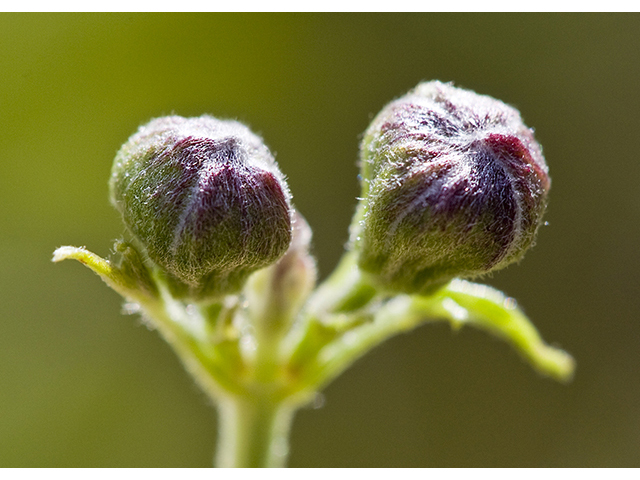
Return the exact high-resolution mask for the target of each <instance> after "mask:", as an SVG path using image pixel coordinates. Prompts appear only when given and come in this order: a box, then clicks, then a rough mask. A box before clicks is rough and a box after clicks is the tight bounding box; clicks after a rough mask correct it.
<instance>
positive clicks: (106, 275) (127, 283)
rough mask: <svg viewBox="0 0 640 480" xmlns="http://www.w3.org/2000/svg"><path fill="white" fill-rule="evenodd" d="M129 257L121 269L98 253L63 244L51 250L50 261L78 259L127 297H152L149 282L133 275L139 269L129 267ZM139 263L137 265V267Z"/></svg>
mask: <svg viewBox="0 0 640 480" xmlns="http://www.w3.org/2000/svg"><path fill="white" fill-rule="evenodd" d="M129 257H131V255H129V256H128V257H125V259H124V261H125V264H126V265H128V267H127V268H124V269H122V268H119V267H117V266H115V265H114V264H113V263H112V262H110V261H109V260H105V259H104V258H102V257H100V256H99V255H96V254H95V253H93V252H90V251H89V250H87V249H86V248H82V247H72V246H64V247H60V248H58V249H56V251H55V252H53V258H52V261H53V262H56V263H57V262H61V261H62V260H67V259H73V260H77V261H79V262H80V263H82V264H83V265H85V266H87V267H89V268H90V269H91V270H93V271H94V272H95V273H97V274H98V275H99V276H100V278H102V280H104V282H105V283H106V284H107V285H109V286H110V287H111V288H113V289H114V290H115V291H116V292H118V293H119V294H120V295H122V296H123V297H125V298H127V299H132V300H136V301H140V300H146V301H148V300H149V299H151V298H154V297H155V295H154V293H155V289H154V290H150V287H149V284H145V285H141V284H140V279H139V278H138V275H133V273H134V271H137V270H139V269H135V270H134V269H133V268H131V265H130V263H129V262H127V258H129ZM140 265H141V264H140ZM140 265H138V267H139V266H140ZM138 273H140V272H138ZM147 279H148V281H151V279H150V277H147Z"/></svg>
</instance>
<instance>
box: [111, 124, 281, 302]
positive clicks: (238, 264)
mask: <svg viewBox="0 0 640 480" xmlns="http://www.w3.org/2000/svg"><path fill="white" fill-rule="evenodd" d="M109 186H110V193H111V202H112V203H113V205H114V206H115V207H116V209H118V211H120V213H121V214H122V217H123V219H124V223H125V224H126V226H127V227H128V229H129V230H130V231H131V233H132V234H133V236H134V237H135V238H136V239H137V240H138V241H139V243H140V244H141V245H142V246H143V247H144V249H145V250H146V253H147V254H148V256H149V258H150V259H151V260H152V261H153V262H154V263H155V264H156V265H158V266H160V267H161V268H162V269H163V270H165V272H166V273H168V274H169V277H172V278H173V279H174V280H176V281H177V284H182V287H181V290H182V295H183V296H185V297H191V298H195V299H201V298H203V297H208V296H212V295H213V296H215V295H218V294H221V293H228V292H230V291H235V290H237V289H238V288H240V286H241V285H242V283H243V282H244V280H245V279H246V277H247V276H248V275H249V274H250V273H251V272H253V271H254V270H256V269H259V268H262V267H265V266H267V265H270V264H272V263H274V262H276V261H277V260H278V258H280V257H281V256H282V255H283V254H284V253H285V252H286V251H287V248H288V247H289V243H290V241H291V221H292V208H291V205H290V197H291V196H290V194H289V190H288V188H287V185H286V183H285V181H284V177H283V175H282V174H281V173H280V170H279V169H278V167H277V165H276V163H275V160H274V158H273V156H272V155H271V153H270V152H269V149H268V148H267V147H266V146H265V145H264V144H263V142H262V140H261V139H260V138H259V137H258V136H256V135H255V134H253V133H252V132H251V131H250V130H249V129H248V128H247V127H245V126H244V125H242V124H241V123H238V122H235V121H229V120H217V119H215V118H213V117H210V116H206V115H204V116H201V117H197V118H182V117H178V116H170V117H163V118H158V119H155V120H152V121H151V122H150V123H148V124H147V125H144V126H142V127H140V129H139V130H138V132H137V133H136V134H134V135H133V136H132V137H131V138H130V139H129V140H128V141H127V143H125V144H124V145H123V147H122V148H121V149H120V151H119V152H118V154H117V155H116V158H115V160H114V164H113V170H112V176H111V181H110V185H109ZM174 283H175V282H174ZM178 290H180V289H178Z"/></svg>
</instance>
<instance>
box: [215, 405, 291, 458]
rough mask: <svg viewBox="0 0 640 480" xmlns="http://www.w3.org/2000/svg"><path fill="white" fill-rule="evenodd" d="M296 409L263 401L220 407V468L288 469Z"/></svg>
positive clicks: (218, 448)
mask: <svg viewBox="0 0 640 480" xmlns="http://www.w3.org/2000/svg"><path fill="white" fill-rule="evenodd" d="M294 410H295V409H294V408H293V407H291V406H289V405H283V404H274V403H273V402H272V401H269V400H267V399H260V398H255V399H254V398H239V397H232V398H226V399H224V400H222V401H220V402H219V403H218V425H219V428H218V446H217V453H216V466H218V467H284V466H285V463H286V460H287V455H288V453H289V431H290V430H291V423H292V420H293V414H294Z"/></svg>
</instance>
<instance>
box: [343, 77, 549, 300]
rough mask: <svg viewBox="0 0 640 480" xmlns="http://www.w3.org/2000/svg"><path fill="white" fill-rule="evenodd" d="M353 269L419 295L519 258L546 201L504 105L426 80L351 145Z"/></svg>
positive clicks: (540, 161) (535, 159)
mask: <svg viewBox="0 0 640 480" xmlns="http://www.w3.org/2000/svg"><path fill="white" fill-rule="evenodd" d="M361 170H362V172H361V173H362V181H363V185H362V187H363V197H364V200H363V204H362V206H361V210H360V213H361V217H360V222H359V224H358V225H357V226H356V227H355V228H354V230H353V236H354V239H353V242H354V244H355V247H356V249H357V250H358V252H359V258H358V264H359V266H360V268H361V269H362V270H363V271H364V272H367V273H369V274H370V275H371V277H372V279H373V280H374V282H375V283H377V284H378V285H379V286H380V287H382V288H385V289H387V290H389V291H398V292H407V293H428V292H429V291H431V290H433V289H436V288H438V287H440V286H441V285H443V284H444V283H446V282H448V281H449V280H451V279H452V278H454V277H473V276H478V275H482V274H484V273H487V272H489V271H492V270H497V269H500V268H503V267H505V266H507V265H508V264H510V263H512V262H515V261H517V260H519V259H520V258H521V257H522V256H523V254H524V252H525V251H526V250H527V249H528V248H529V247H530V246H531V244H532V243H533V241H534V238H535V234H536V231H537V229H538V226H539V225H540V222H541V218H542V214H543V213H544V210H545V208H546V204H547V193H548V190H549V186H550V180H549V176H548V169H547V165H546V163H545V160H544V157H543V156H542V150H541V148H540V145H539V144H538V143H537V142H536V141H535V139H534V137H533V133H532V131H531V129H529V128H528V127H526V126H525V125H524V124H523V122H522V119H521V118H520V114H519V113H518V111H517V110H515V109H514V108H512V107H510V106H508V105H505V104H504V103H502V102H500V101H498V100H495V99H493V98H491V97H488V96H484V95H478V94H476V93H474V92H471V91H469V90H463V89H460V88H456V87H454V86H452V85H451V84H444V83H441V82H437V81H433V82H426V83H422V84H420V85H418V86H417V87H416V88H415V89H414V90H413V91H411V92H409V93H408V94H407V95H405V96H404V97H402V98H400V99H398V100H395V101H393V102H391V103H390V104H389V105H387V106H386V107H385V108H384V109H383V110H382V111H381V112H380V113H379V114H378V116H377V117H376V118H375V119H374V120H373V122H372V124H371V125H370V126H369V128H368V130H367V131H366V133H365V137H364V140H363V142H362V145H361Z"/></svg>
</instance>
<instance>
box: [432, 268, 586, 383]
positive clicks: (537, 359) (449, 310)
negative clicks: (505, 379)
mask: <svg viewBox="0 0 640 480" xmlns="http://www.w3.org/2000/svg"><path fill="white" fill-rule="evenodd" d="M437 296H438V297H440V298H441V303H440V306H441V308H442V314H443V315H444V316H445V317H446V318H447V319H448V320H449V321H450V322H451V323H452V325H454V326H455V327H458V328H459V327H460V326H461V325H462V324H465V323H468V324H470V325H475V326H476V327H479V328H482V329H484V330H487V331H489V332H491V333H493V334H494V335H496V336H498V337H500V338H502V339H504V340H506V341H507V342H509V343H511V344H512V345H513V346H514V347H515V348H516V349H517V350H518V352H519V353H520V354H521V355H522V356H523V357H524V358H525V359H527V360H528V361H529V363H530V364H531V366H532V367H533V368H535V369H536V370H538V371H539V372H540V373H542V374H545V375H549V376H551V377H553V378H555V379H556V380H560V381H568V380H570V379H571V377H572V375H573V371H574V369H575V361H574V359H573V357H571V355H569V354H568V353H567V352H565V351H564V350H561V349H559V348H555V347H552V346H550V345H547V344H546V343H545V342H544V341H543V340H542V338H541V337H540V334H539V333H538V331H537V330H536V328H535V327H534V326H533V324H532V323H531V322H530V321H529V319H528V318H527V317H526V315H525V314H524V313H523V312H522V310H520V309H519V308H518V307H517V304H516V301H515V300H514V299H513V298H510V297H507V296H505V295H504V294H503V293H502V292H500V291H498V290H496V289H494V288H491V287H489V286H486V285H481V284H477V283H472V282H468V281H465V280H454V281H452V282H451V283H450V284H449V285H448V286H446V287H445V288H443V289H442V290H440V291H439V292H438V294H437Z"/></svg>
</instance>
